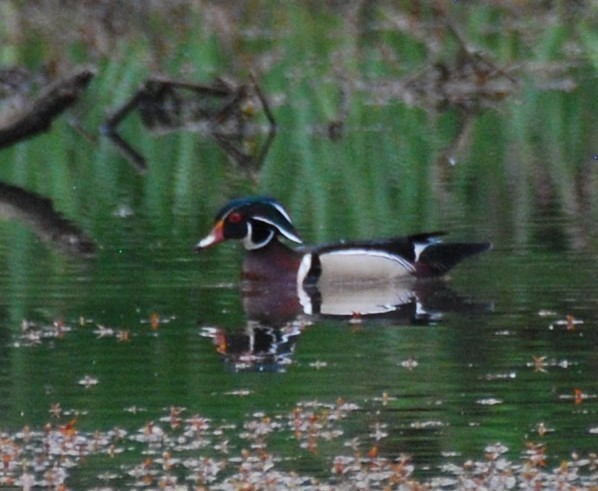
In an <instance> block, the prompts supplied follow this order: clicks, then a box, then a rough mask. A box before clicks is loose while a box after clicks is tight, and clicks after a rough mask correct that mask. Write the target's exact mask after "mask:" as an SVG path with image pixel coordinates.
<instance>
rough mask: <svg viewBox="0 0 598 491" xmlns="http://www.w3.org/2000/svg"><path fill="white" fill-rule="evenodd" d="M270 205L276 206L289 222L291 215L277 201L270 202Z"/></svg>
mask: <svg viewBox="0 0 598 491" xmlns="http://www.w3.org/2000/svg"><path fill="white" fill-rule="evenodd" d="M270 204H271V205H272V206H274V208H276V209H277V210H278V211H279V212H280V214H281V215H282V216H283V217H285V218H286V219H287V220H288V222H289V223H292V222H291V217H290V216H289V214H288V213H287V211H286V210H285V209H284V208H283V207H282V206H281V205H280V204H278V203H270Z"/></svg>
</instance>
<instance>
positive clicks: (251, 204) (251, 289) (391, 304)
mask: <svg viewBox="0 0 598 491" xmlns="http://www.w3.org/2000/svg"><path fill="white" fill-rule="evenodd" d="M442 235H444V234H443V233H441V232H433V233H425V234H417V235H412V236H407V237H396V238H391V239H383V240H372V241H356V242H343V243H339V244H331V245H320V246H313V247H299V248H297V249H292V248H290V247H288V246H286V245H285V244H283V243H282V242H281V241H280V239H281V238H283V237H284V238H286V239H287V240H290V241H293V242H298V243H301V239H300V238H299V235H298V233H297V231H296V230H295V228H294V226H293V224H292V222H291V219H290V217H289V215H288V214H287V212H286V211H285V210H284V208H283V207H282V205H281V204H280V203H279V202H278V201H276V200H274V199H272V198H264V197H250V198H241V199H237V200H233V201H231V202H230V203H228V204H227V205H226V206H225V207H224V208H222V209H221V210H220V212H219V213H218V214H217V215H216V219H215V225H214V227H213V229H212V231H211V232H210V233H209V234H208V235H207V236H206V237H205V238H204V239H202V240H201V241H200V242H199V243H198V244H197V246H196V250H197V251H201V250H204V249H206V248H208V247H211V246H213V245H215V244H218V243H220V242H222V241H225V240H227V239H237V240H241V241H242V242H243V244H244V246H245V249H246V254H245V259H244V262H243V270H242V301H243V306H244V310H245V312H246V314H247V317H248V319H249V320H250V321H252V323H251V324H249V325H248V327H247V330H246V331H245V333H244V335H245V336H248V339H247V340H246V342H243V343H240V342H239V340H238V338H237V337H235V336H233V335H232V334H231V335H227V334H226V333H225V332H218V333H215V334H214V338H215V339H216V340H217V341H216V344H217V346H218V351H219V352H220V353H221V354H222V355H223V356H225V357H226V358H227V359H228V360H229V361H230V362H232V364H233V365H235V364H236V361H238V360H241V359H242V360H243V361H242V363H240V365H241V366H242V367H243V368H248V367H250V366H251V364H250V363H249V364H248V363H247V362H248V360H250V359H251V356H255V360H256V362H257V367H258V368H264V364H263V361H264V360H265V359H266V358H264V354H265V353H270V354H274V355H275V356H271V357H270V358H267V359H268V360H271V361H272V362H273V363H274V364H275V365H276V364H277V363H278V362H277V360H279V359H283V360H284V361H285V362H288V358H289V354H290V352H291V351H292V346H293V345H294V343H295V342H296V340H297V338H298V334H299V332H301V329H302V328H303V326H304V325H305V322H301V321H299V320H298V319H303V318H307V319H308V320H309V322H313V319H314V318H315V317H318V318H336V319H359V320H365V319H378V320H388V321H391V322H393V323H397V324H421V323H429V322H433V321H435V320H437V319H438V318H439V317H440V316H441V315H442V313H443V312H447V311H455V310H459V311H463V310H467V311H472V310H473V311H480V310H487V309H488V308H489V306H488V305H486V304H475V303H472V302H469V301H467V300H465V299H463V298H461V297H459V296H458V295H456V294H454V293H453V292H452V291H451V290H450V289H449V288H448V286H447V285H446V283H445V282H443V281H441V280H438V279H434V278H436V277H439V276H442V275H443V274H444V273H446V272H447V271H449V270H450V269H451V268H452V267H453V266H455V265H456V264H457V263H459V262H460V261H461V260H463V259H465V258H467V257H469V256H472V255H475V254H478V253H480V252H483V251H486V250H488V249H489V248H490V247H491V245H490V243H488V242H454V243H442V242H441V241H440V237H441V236H442ZM253 322H255V323H256V324H253ZM297 323H299V324H297ZM295 324H297V325H298V326H299V327H296V328H295V329H291V332H292V333H293V335H292V336H288V335H283V334H282V331H281V330H282V329H287V330H288V329H289V326H293V325H295ZM264 326H266V327H264ZM260 330H264V331H263V332H260ZM277 330H278V331H280V332H277ZM295 331H298V332H296V333H295ZM256 336H257V337H256ZM229 337H230V342H229ZM258 338H259V339H261V340H262V342H261V343H258V344H256V343H255V340H256V339H258ZM264 340H268V341H269V343H266V344H264V342H263V341H264ZM238 346H241V347H242V349H240V350H239V349H237V347H238ZM258 346H259V347H258ZM283 353H284V354H285V356H282V354H283ZM235 360H236V361H235Z"/></svg>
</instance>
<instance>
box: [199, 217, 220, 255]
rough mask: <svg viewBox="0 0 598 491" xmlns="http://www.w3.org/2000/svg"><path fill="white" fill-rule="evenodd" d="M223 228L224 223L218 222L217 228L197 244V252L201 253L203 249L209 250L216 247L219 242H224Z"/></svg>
mask: <svg viewBox="0 0 598 491" xmlns="http://www.w3.org/2000/svg"><path fill="white" fill-rule="evenodd" d="M222 226H223V223H222V222H218V223H217V224H216V226H215V227H214V228H213V229H212V231H211V232H210V233H209V234H208V235H206V236H205V237H204V238H203V239H201V240H200V241H199V242H198V243H197V245H196V246H195V250H196V251H197V252H199V251H201V250H203V249H207V248H208V247H212V246H213V245H216V244H218V243H219V242H222V241H223V240H224V235H223V233H222Z"/></svg>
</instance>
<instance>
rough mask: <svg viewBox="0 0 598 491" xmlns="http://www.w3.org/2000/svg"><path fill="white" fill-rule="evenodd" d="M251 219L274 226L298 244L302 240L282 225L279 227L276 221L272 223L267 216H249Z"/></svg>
mask: <svg viewBox="0 0 598 491" xmlns="http://www.w3.org/2000/svg"><path fill="white" fill-rule="evenodd" d="M251 219H252V220H259V221H260V222H264V223H267V224H268V225H272V226H273V227H274V228H276V230H278V231H279V232H280V233H281V234H282V235H284V236H285V237H286V238H287V239H289V240H292V241H293V242H297V243H299V244H302V243H303V241H302V240H301V239H300V238H299V237H297V236H296V235H295V234H293V233H291V232H289V231H288V230H286V229H285V228H284V227H279V226H278V225H277V224H276V223H274V222H273V221H272V220H270V219H268V218H264V217H259V216H254V217H251ZM290 222H291V221H290V220H289V223H290Z"/></svg>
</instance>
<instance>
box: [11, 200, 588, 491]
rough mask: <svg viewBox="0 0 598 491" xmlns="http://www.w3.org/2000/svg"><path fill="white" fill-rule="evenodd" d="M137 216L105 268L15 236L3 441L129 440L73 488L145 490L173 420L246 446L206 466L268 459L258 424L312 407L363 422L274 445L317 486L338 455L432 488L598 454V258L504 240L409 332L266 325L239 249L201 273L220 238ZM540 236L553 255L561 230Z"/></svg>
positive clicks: (353, 323)
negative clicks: (138, 481)
mask: <svg viewBox="0 0 598 491" xmlns="http://www.w3.org/2000/svg"><path fill="white" fill-rule="evenodd" d="M216 208H217V206H215V207H214V209H216ZM113 211H117V209H116V208H115V209H114V210H113ZM120 211H121V212H122V209H121V210H120ZM130 211H131V214H130V216H122V215H123V214H122V213H116V214H111V215H110V217H108V218H107V219H106V224H105V225H103V228H102V234H103V236H102V239H101V240H100V241H99V249H98V254H97V256H96V257H93V258H76V257H70V256H65V255H64V254H62V253H60V252H57V251H55V250H52V247H50V246H48V245H47V244H44V243H40V242H39V241H38V240H37V238H36V236H35V235H34V234H33V233H32V232H31V229H28V228H27V227H26V226H24V225H23V224H22V223H18V222H14V221H9V222H2V223H1V225H0V226H1V227H2V237H3V239H2V243H1V249H2V255H3V257H4V258H5V261H4V268H3V273H2V297H1V298H2V303H1V308H2V312H3V315H2V333H3V340H2V348H1V349H2V358H1V361H0V363H1V367H0V373H1V374H2V376H1V378H0V392H1V393H2V403H1V404H2V431H4V432H7V434H10V433H12V432H17V431H19V430H20V429H22V428H25V427H28V428H30V430H31V431H41V430H42V428H43V427H44V425H46V424H50V425H52V426H54V427H56V428H59V427H60V426H61V425H62V426H63V428H64V425H65V424H67V422H68V421H70V420H74V419H76V422H73V424H74V425H75V428H76V430H77V432H80V434H82V435H85V434H88V435H90V436H89V437H90V438H91V435H93V433H94V432H109V431H111V430H113V429H114V428H116V427H118V428H121V429H122V430H123V431H125V432H127V436H126V437H125V438H124V439H123V440H122V442H120V441H119V442H118V443H115V445H116V447H117V448H119V449H120V450H119V451H122V454H121V453H119V454H118V455H116V456H114V457H112V458H110V459H108V460H106V457H105V456H104V457H102V454H105V453H106V452H107V451H105V450H103V451H101V452H98V454H96V455H93V454H92V455H91V456H90V457H89V458H88V459H86V460H85V462H84V463H80V464H79V465H77V466H76V468H74V469H73V470H72V476H73V477H72V480H71V481H69V482H72V483H74V484H73V485H74V486H75V487H76V486H77V484H76V483H77V482H80V483H87V484H88V485H89V484H90V483H93V482H95V481H96V479H97V476H98V474H102V473H106V472H108V471H110V472H113V473H115V475H116V476H113V477H115V479H116V481H115V482H117V483H118V482H120V483H129V484H131V479H133V478H132V477H130V476H129V477H127V476H128V474H127V473H126V472H125V471H124V470H123V469H126V468H127V467H126V465H127V463H128V465H129V466H130V467H132V466H133V463H134V464H136V465H139V464H140V463H141V462H142V461H143V459H144V457H143V455H144V454H143V452H141V450H140V449H139V448H138V446H136V445H135V444H134V441H135V438H132V435H134V434H135V433H136V432H140V433H139V434H141V435H144V434H146V433H147V425H148V424H149V422H150V421H153V422H154V424H155V425H156V426H158V425H159V426H160V427H164V428H169V425H170V423H171V421H172V415H171V414H170V412H171V409H170V408H172V407H180V408H185V410H184V412H183V413H182V416H181V417H182V418H191V417H192V416H193V415H198V416H197V417H201V418H205V419H206V420H210V421H211V425H212V426H216V425H224V427H226V428H228V429H227V430H223V431H224V436H222V437H212V438H214V439H215V441H211V442H209V444H206V445H207V447H206V448H209V450H206V454H207V455H219V453H218V452H217V451H214V450H213V448H212V447H213V446H214V445H217V441H220V438H221V439H222V440H223V441H228V442H229V445H230V447H231V450H230V453H229V454H226V455H227V456H231V455H233V454H236V455H238V454H239V452H240V451H241V449H243V448H246V447H249V446H250V444H251V439H248V437H247V436H245V437H243V436H242V435H241V436H240V434H242V433H243V431H242V426H243V424H244V423H246V422H247V420H251V419H256V418H257V420H258V421H261V420H262V418H263V417H262V416H261V415H262V414H263V415H265V416H268V417H270V418H283V417H286V418H290V419H292V415H293V414H296V411H297V407H300V406H298V405H301V404H306V403H310V402H311V403H312V404H315V405H317V406H316V407H318V408H319V409H318V410H319V411H321V412H324V413H326V412H330V411H334V410H335V409H334V408H335V407H338V405H339V404H340V405H342V404H344V403H347V404H352V405H355V410H351V411H347V415H346V416H345V415H343V418H342V419H343V421H342V423H341V422H339V423H338V426H339V428H338V430H339V434H338V435H337V434H335V436H334V437H333V436H327V437H319V438H318V439H315V437H314V440H313V441H312V442H309V441H308V440H305V438H304V437H301V436H299V434H298V433H297V432H293V431H292V430H291V429H290V428H287V429H286V430H285V431H284V432H283V431H282V430H280V431H281V432H282V433H281V435H279V436H274V437H273V438H272V442H270V443H269V446H268V449H269V451H272V452H275V453H276V455H280V456H282V457H283V458H284V459H291V460H290V461H288V460H284V461H283V463H282V464H280V466H281V467H282V468H288V469H295V470H301V472H305V473H308V474H310V475H312V476H316V477H324V476H326V475H328V473H329V468H330V466H331V461H332V458H333V457H334V456H335V455H341V454H343V453H349V454H352V452H355V451H359V452H361V453H363V454H367V452H368V451H370V450H371V449H372V448H373V447H376V448H377V451H378V452H379V453H380V454H381V455H384V456H386V457H388V458H392V459H394V458H396V457H398V456H399V455H401V454H403V453H405V454H409V455H411V456H412V459H413V462H414V463H415V464H416V466H417V475H420V476H435V475H438V474H439V473H440V471H439V466H446V465H447V464H448V463H451V462H454V463H457V464H461V463H463V462H464V461H465V460H467V459H470V458H471V459H476V458H479V456H480V455H482V454H483V453H484V449H485V447H486V446H487V445H489V444H493V443H496V442H501V443H502V444H504V445H506V446H507V447H508V449H509V450H508V455H510V456H511V457H513V458H517V457H518V455H519V454H521V453H522V452H524V451H525V449H526V442H527V441H532V442H543V443H545V444H546V447H547V449H546V455H547V458H549V459H550V462H551V463H552V465H557V464H558V462H559V461H560V460H561V459H563V458H568V457H569V456H570V453H571V452H572V451H575V452H579V453H580V454H584V455H585V454H588V453H589V452H593V451H595V449H596V436H595V435H596V433H597V432H598V428H597V420H596V397H597V394H598V387H597V381H596V377H595V373H596V368H597V367H596V363H597V358H596V346H597V341H598V340H597V337H596V329H595V328H594V326H595V324H596V322H597V310H596V307H597V305H596V298H598V296H597V294H596V293H597V292H596V283H595V281H594V278H596V277H597V276H596V274H597V273H598V271H597V270H596V264H597V261H596V255H595V253H594V252H591V251H579V252H578V251H574V250H570V249H569V250H565V251H553V250H550V248H546V247H545V246H544V244H542V243H541V242H538V243H533V244H531V245H530V246H529V247H525V248H521V247H517V246H516V245H515V244H513V243H509V242H508V241H504V240H500V239H499V240H498V241H495V247H494V249H493V250H492V251H490V252H488V253H486V254H484V255H482V256H480V257H478V258H475V259H474V260H471V261H469V262H467V263H464V264H463V265H461V266H460V267H458V269H456V270H455V271H454V273H452V274H451V276H450V278H448V279H446V280H445V281H441V282H422V283H419V284H417V285H416V286H414V289H413V290H411V291H410V294H411V295H412V296H411V297H409V296H407V297H408V304H407V305H405V306H403V307H402V308H401V311H400V313H395V314H393V315H387V316H377V317H376V318H372V319H370V318H368V317H367V316H365V315H364V316H362V317H361V318H356V317H355V316H351V315H350V312H348V315H347V316H343V317H340V318H335V317H330V316H322V317H321V318H320V317H310V316H306V315H304V314H302V313H300V312H297V313H296V315H293V316H291V317H290V318H289V319H288V320H285V322H279V320H275V321H273V322H270V323H268V322H267V321H262V323H261V324H258V323H256V321H254V320H252V319H255V318H256V317H257V316H259V313H260V312H259V308H260V303H259V299H260V297H259V296H258V298H257V300H258V301H256V298H255V296H247V295H244V294H243V292H242V289H241V288H240V286H239V283H238V281H237V278H238V270H239V261H240V258H241V256H242V251H241V249H240V247H238V246H235V245H233V244H226V245H224V246H221V247H220V248H219V249H216V250H210V251H208V252H205V253H204V254H201V255H195V254H194V253H193V251H192V247H193V245H194V243H195V240H196V239H197V238H199V236H200V235H202V234H203V232H204V230H201V227H199V228H198V229H197V230H193V231H191V230H188V231H185V233H180V234H178V235H177V233H176V232H177V224H178V223H180V221H181V220H189V221H191V222H193V221H195V218H194V217H187V216H184V217H181V216H176V215H173V217H172V220H173V221H172V223H173V225H172V227H168V226H166V227H162V228H161V229H158V228H157V227H156V223H158V222H157V220H156V219H155V217H153V216H151V215H145V214H143V213H140V212H138V211H137V210H135V208H134V207H133V208H132V209H131V210H130ZM127 215H129V214H128V213H127ZM454 225H455V226H457V227H458V224H454ZM528 225H529V226H530V227H533V228H534V229H536V230H537V231H538V233H539V234H540V235H541V233H542V231H544V230H546V231H548V230H550V229H551V228H552V227H554V226H555V224H554V223H551V222H550V221H549V220H544V221H539V222H537V223H530V224H528ZM449 226H450V224H449ZM490 238H492V237H490ZM22 254H26V255H27V257H29V258H30V259H29V260H28V261H19V260H18V257H19V256H20V255H22ZM401 292H402V290H401ZM397 295H398V297H397V298H399V297H400V294H397ZM414 297H416V298H417V301H418V302H420V301H421V305H418V306H416V305H415V300H414V299H413V298H414ZM401 298H404V296H403V297H401ZM283 300H284V299H283ZM422 309H424V310H425V312H424V310H422ZM274 327H275V328H281V329H282V330H281V331H273V328H274ZM272 343H274V344H272ZM267 350H270V351H269V352H268V353H265V351H267ZM340 401H343V402H340ZM318 405H320V406H318ZM328 405H330V407H329V406H328ZM330 408H332V409H330ZM256 413H257V414H258V416H257V417H256V416H255V414H256ZM160 418H164V421H161V419H160ZM288 424H290V423H288ZM228 425H230V426H228ZM144 428H145V430H144ZM171 431H173V432H174V433H176V430H171ZM302 438H303V439H302ZM140 440H141V441H144V440H143V438H140ZM347 445H353V447H354V449H355V450H348V449H351V447H347ZM121 447H122V448H121ZM171 451H172V452H173V453H174V454H175V456H176V451H175V450H171ZM181 452H182V450H181ZM185 452H186V453H185V455H187V454H188V453H189V451H188V450H186V451H185ZM191 453H193V452H191ZM159 454H160V452H159V451H158V452H157V455H159ZM221 455H225V454H221ZM231 458H232V457H231ZM123 465H125V467H124V468H123V467H121V466H123ZM69 472H71V471H69ZM181 472H182V473H183V474H185V472H183V471H181ZM104 477H107V476H104ZM109 481H110V480H109Z"/></svg>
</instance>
